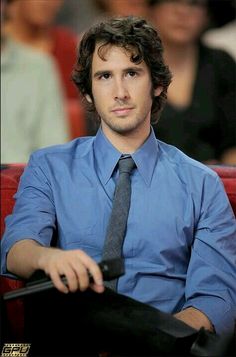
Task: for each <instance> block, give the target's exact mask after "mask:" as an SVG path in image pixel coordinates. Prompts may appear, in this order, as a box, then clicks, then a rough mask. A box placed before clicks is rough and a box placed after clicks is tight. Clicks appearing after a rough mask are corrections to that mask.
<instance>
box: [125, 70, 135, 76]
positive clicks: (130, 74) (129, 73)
mask: <svg viewBox="0 0 236 357" xmlns="http://www.w3.org/2000/svg"><path fill="white" fill-rule="evenodd" d="M127 75H128V76H129V77H135V76H136V75H137V72H135V71H129V72H127Z"/></svg>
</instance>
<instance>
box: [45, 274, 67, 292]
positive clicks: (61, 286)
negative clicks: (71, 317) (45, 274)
mask: <svg viewBox="0 0 236 357" xmlns="http://www.w3.org/2000/svg"><path fill="white" fill-rule="evenodd" d="M50 278H51V280H52V282H53V285H54V286H55V287H56V288H57V290H59V291H61V292H62V293H65V294H67V293H68V292H69V289H68V288H67V286H66V285H65V284H64V283H63V282H62V280H61V277H60V275H59V274H58V273H57V272H51V273H50Z"/></svg>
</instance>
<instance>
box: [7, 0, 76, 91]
mask: <svg viewBox="0 0 236 357" xmlns="http://www.w3.org/2000/svg"><path fill="white" fill-rule="evenodd" d="M62 4H63V0H53V1H50V0H49V1H48V0H7V8H6V15H7V20H6V22H5V31H6V33H7V34H8V36H10V37H11V38H13V39H14V40H15V41H17V42H21V43H23V44H25V45H28V46H29V47H32V48H34V49H36V50H38V51H40V52H44V53H47V54H49V55H51V56H52V57H53V58H54V60H55V63H56V65H57V67H58V70H59V73H60V76H61V80H62V84H63V87H64V90H65V94H66V97H67V98H77V97H78V91H77V89H76V87H75V85H74V84H73V82H72V81H71V69H72V67H73V65H74V63H75V59H76V47H77V44H78V38H77V34H75V33H73V32H72V31H71V30H70V29H68V28H66V27H62V26H56V25H54V20H55V17H56V15H57V13H58V11H59V10H60V8H61V6H62Z"/></svg>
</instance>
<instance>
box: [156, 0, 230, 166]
mask: <svg viewBox="0 0 236 357" xmlns="http://www.w3.org/2000/svg"><path fill="white" fill-rule="evenodd" d="M151 19H152V21H153V22H154V24H155V25H156V28H157V30H158V31H159V32H160V34H161V38H162V40H163V43H164V48H165V52H164V57H165V59H166V62H167V63H168V65H169V67H170V70H171V71H172V73H173V82H172V84H171V85H170V87H169V90H168V102H167V105H166V107H165V109H164V111H163V113H162V118H161V120H160V122H158V124H155V125H154V127H155V132H156V135H157V137H158V138H159V139H161V140H164V141H166V142H168V143H170V144H173V145H175V146H177V147H178V148H180V149H181V150H183V151H184V152H185V153H186V154H188V155H189V156H191V157H193V158H194V159H197V160H199V161H203V162H206V163H216V162H223V163H228V164H235V163H236V126H235V125H236V124H235V123H236V121H235V114H236V108H235V107H236V106H235V76H236V67H235V62H234V60H233V59H232V58H231V57H230V56H229V55H228V54H227V53H226V52H224V51H221V50H216V49H210V48H208V47H206V46H204V45H202V44H201V42H200V38H201V35H202V33H203V31H204V30H205V28H206V27H207V25H208V21H209V7H208V1H207V0H164V1H163V0H152V1H151Z"/></svg>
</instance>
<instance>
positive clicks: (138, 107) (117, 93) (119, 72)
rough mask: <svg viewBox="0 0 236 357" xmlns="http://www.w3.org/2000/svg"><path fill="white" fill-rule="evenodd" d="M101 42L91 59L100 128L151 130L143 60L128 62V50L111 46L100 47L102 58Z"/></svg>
mask: <svg viewBox="0 0 236 357" xmlns="http://www.w3.org/2000/svg"><path fill="white" fill-rule="evenodd" d="M100 45H101V44H98V45H97V46H96V48H95V51H94V54H93V60H92V94H93V99H94V104H95V107H96V110H97V112H98V114H99V116H100V118H101V125H102V128H103V131H104V132H105V133H109V132H110V133H111V132H113V133H114V132H116V133H119V134H128V133H131V132H133V133H134V132H140V131H141V133H142V132H143V131H144V132H145V131H147V130H150V113H151V106H152V98H151V91H152V82H151V76H150V72H149V69H148V67H147V65H146V63H145V62H143V61H142V62H141V63H140V64H135V63H133V62H131V60H130V56H131V54H130V52H128V51H126V50H125V49H124V48H122V47H117V46H114V45H107V46H106V47H104V48H103V49H102V57H104V59H102V58H100V57H99V55H98V52H97V50H98V48H99V47H100ZM158 92H160V90H159V91H158ZM159 94H160V93H159ZM87 98H88V97H87Z"/></svg>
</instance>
